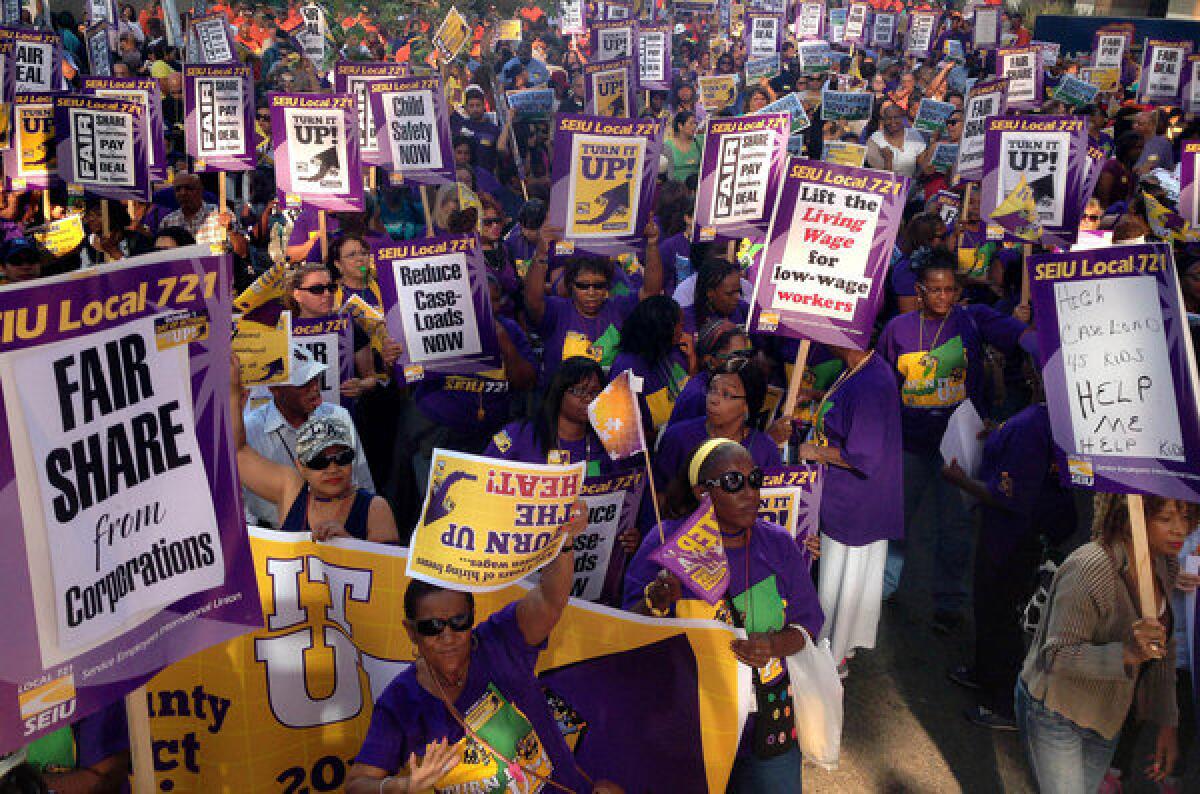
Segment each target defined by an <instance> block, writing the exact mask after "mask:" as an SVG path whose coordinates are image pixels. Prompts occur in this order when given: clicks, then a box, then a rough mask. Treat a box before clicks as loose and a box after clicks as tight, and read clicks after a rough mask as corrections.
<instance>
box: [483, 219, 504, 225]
mask: <svg viewBox="0 0 1200 794" xmlns="http://www.w3.org/2000/svg"><path fill="white" fill-rule="evenodd" d="M501 223H504V219H503V218H484V219H483V225H484V226H499V225H500V224H501Z"/></svg>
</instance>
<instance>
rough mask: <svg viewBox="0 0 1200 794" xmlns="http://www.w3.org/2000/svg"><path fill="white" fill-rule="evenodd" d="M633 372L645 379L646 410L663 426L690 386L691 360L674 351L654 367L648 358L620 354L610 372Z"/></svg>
mask: <svg viewBox="0 0 1200 794" xmlns="http://www.w3.org/2000/svg"><path fill="white" fill-rule="evenodd" d="M625 370H631V371H632V372H633V374H634V375H637V376H638V377H639V378H641V379H642V394H641V400H642V410H643V411H648V412H649V413H648V414H644V415H646V416H648V417H649V419H650V422H651V424H653V425H654V427H656V428H657V427H662V426H663V425H664V424H666V423H667V420H668V419H669V418H670V417H671V411H672V410H673V409H674V407H675V400H676V399H677V398H678V396H679V394H680V392H681V391H682V390H683V388H684V387H685V386H686V385H687V382H688V371H687V359H686V358H684V355H683V353H681V352H679V351H678V350H672V351H671V352H670V353H668V354H667V358H666V360H664V361H661V362H659V363H658V364H657V365H655V366H651V365H650V363H649V362H647V361H646V359H644V358H642V357H641V356H639V355H636V354H634V353H618V354H617V357H616V358H615V359H613V365H612V369H610V370H609V372H610V373H611V374H612V375H613V376H614V377H615V376H616V375H619V374H621V373H622V372H624V371H625Z"/></svg>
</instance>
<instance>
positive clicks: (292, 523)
mask: <svg viewBox="0 0 1200 794" xmlns="http://www.w3.org/2000/svg"><path fill="white" fill-rule="evenodd" d="M374 498H375V494H373V493H371V492H370V491H368V490H367V489H366V488H359V489H358V490H357V491H355V493H354V504H352V505H350V515H348V516H346V523H345V527H346V532H348V533H350V536H351V537H355V538H358V539H359V540H366V539H367V514H368V513H369V512H370V509H371V500H372V499H374ZM279 531H280V532H311V531H312V528H311V527H310V526H309V525H308V483H304V487H303V488H301V489H300V493H298V494H296V501H294V502H292V507H291V509H289V510H288V514H287V518H285V519H284V521H283V524H282V525H281V526H280V527H279Z"/></svg>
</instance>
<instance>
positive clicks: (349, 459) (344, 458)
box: [304, 449, 354, 471]
mask: <svg viewBox="0 0 1200 794" xmlns="http://www.w3.org/2000/svg"><path fill="white" fill-rule="evenodd" d="M353 462H354V450H352V449H343V450H342V451H341V452H339V453H337V454H336V455H321V456H320V457H317V458H313V459H312V460H311V461H309V462H308V463H306V464H304V465H306V466H307V467H308V468H310V469H313V470H315V471H322V470H324V469H328V468H329V464H331V463H336V464H337V465H339V466H349V465H350V464H351V463H353Z"/></svg>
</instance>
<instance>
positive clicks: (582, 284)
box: [575, 281, 608, 292]
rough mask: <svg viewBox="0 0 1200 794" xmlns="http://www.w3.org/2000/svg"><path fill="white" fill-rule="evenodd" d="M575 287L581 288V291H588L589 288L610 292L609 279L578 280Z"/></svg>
mask: <svg viewBox="0 0 1200 794" xmlns="http://www.w3.org/2000/svg"><path fill="white" fill-rule="evenodd" d="M575 289H577V290H579V291H580V292H587V291H588V290H595V291H596V292H608V282H607V281H576V282H575Z"/></svg>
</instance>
